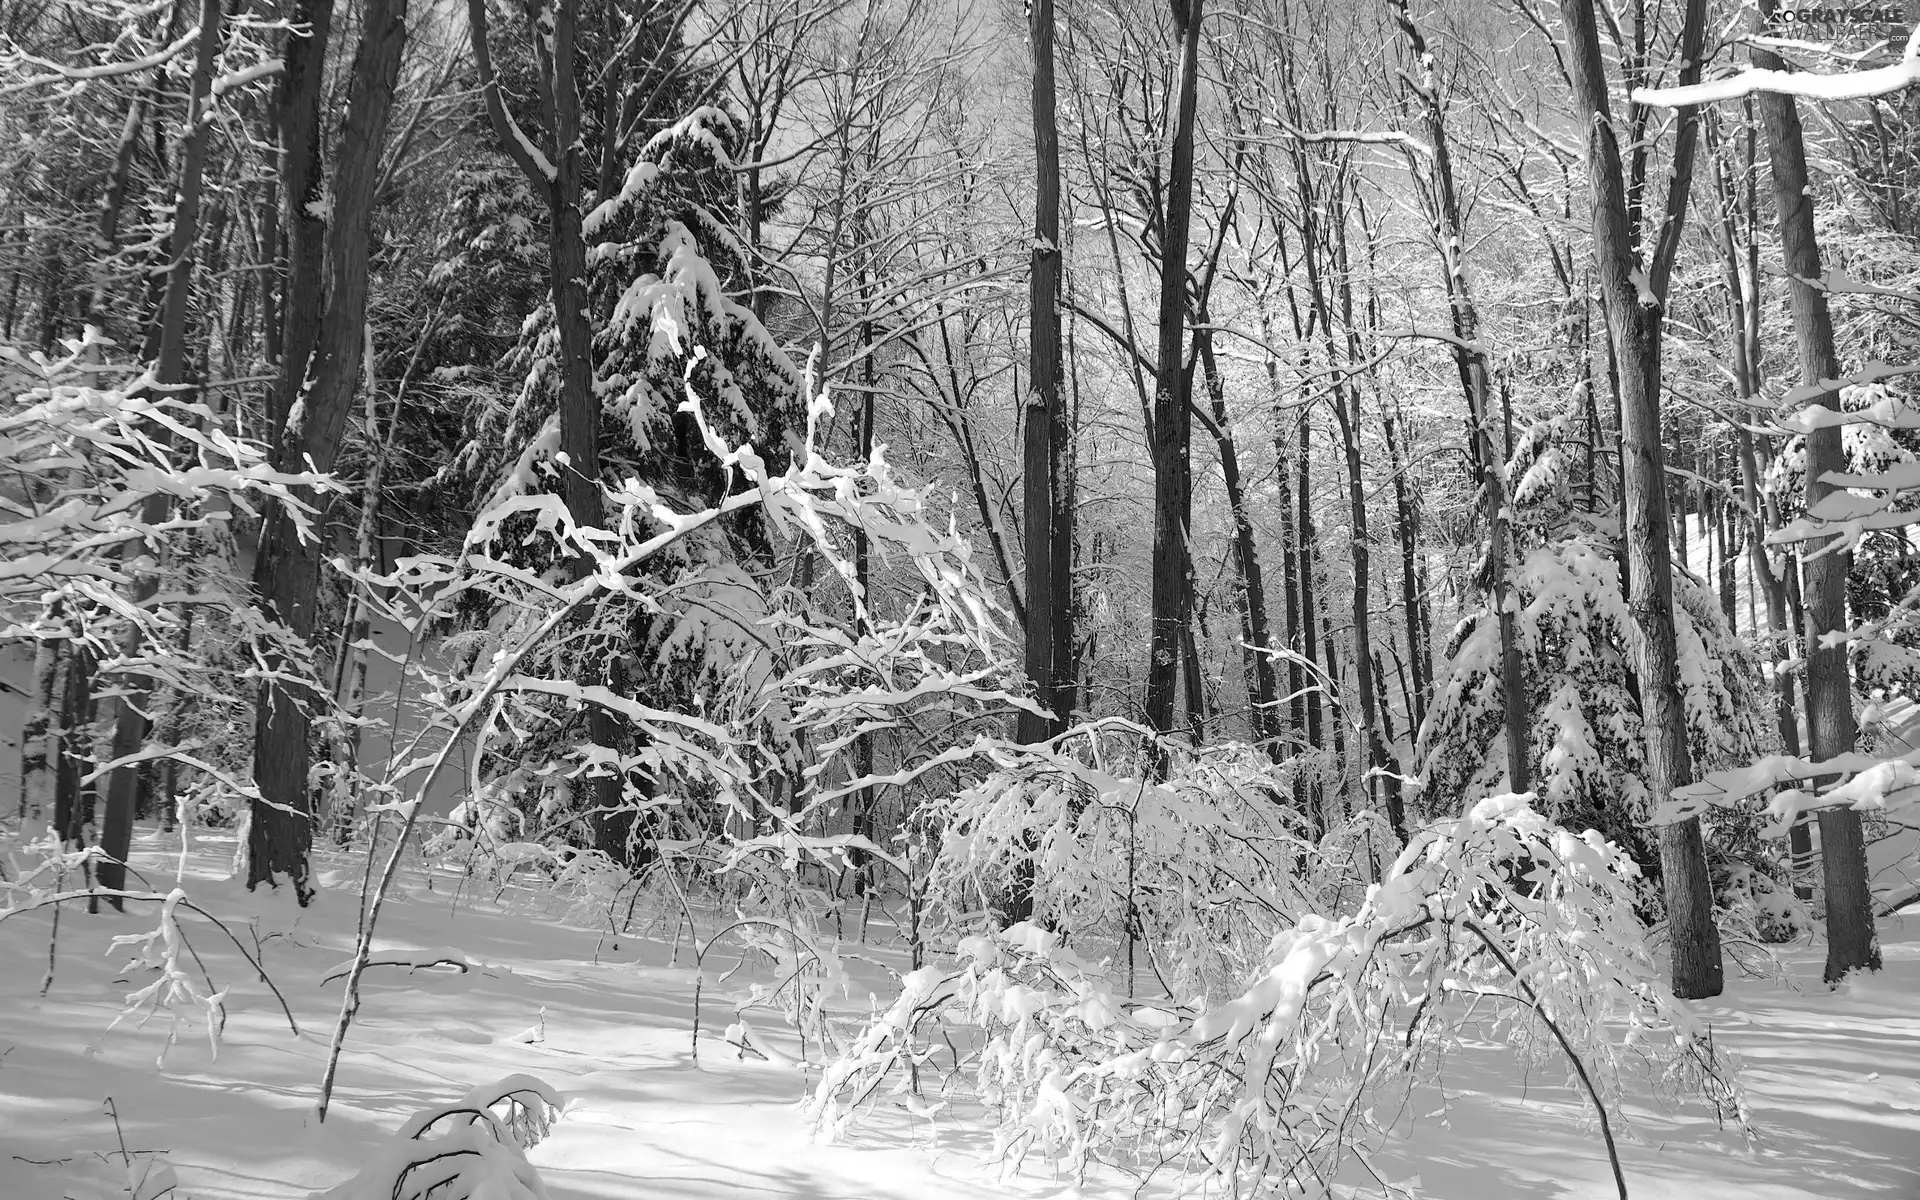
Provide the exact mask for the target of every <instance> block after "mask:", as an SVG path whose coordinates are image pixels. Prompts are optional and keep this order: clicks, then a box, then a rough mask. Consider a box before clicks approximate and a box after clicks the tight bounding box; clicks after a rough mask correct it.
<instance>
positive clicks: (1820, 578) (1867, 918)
mask: <svg viewBox="0 0 1920 1200" xmlns="http://www.w3.org/2000/svg"><path fill="white" fill-rule="evenodd" d="M1774 8H1775V4H1774V0H1761V4H1760V18H1761V21H1762V23H1763V24H1764V23H1765V22H1767V21H1770V20H1771V19H1772V17H1773V14H1774ZM1748 53H1749V56H1750V57H1751V58H1752V60H1753V64H1754V66H1756V67H1759V68H1761V69H1763V70H1775V71H1778V70H1783V69H1784V68H1785V65H1786V64H1785V63H1783V62H1782V61H1781V60H1780V58H1779V56H1777V55H1775V54H1773V53H1772V52H1770V51H1766V50H1761V49H1758V48H1749V51H1748ZM1759 104H1760V117H1761V123H1762V125H1763V126H1764V127H1765V129H1766V135H1767V148H1768V151H1769V154H1768V158H1769V160H1770V161H1771V163H1772V167H1773V203H1774V210H1775V212H1774V215H1775V218H1776V219H1777V220H1778V222H1779V227H1780V250H1781V257H1782V258H1783V259H1784V261H1785V265H1786V269H1787V277H1788V283H1787V295H1788V298H1789V299H1790V300H1791V302H1792V306H1793V329H1794V342H1795V344H1796V346H1797V348H1798V350H1799V356H1800V379H1801V382H1802V383H1803V384H1806V385H1808V386H1813V387H1818V386H1820V385H1821V384H1822V383H1823V381H1828V380H1837V379H1839V378H1840V361H1839V355H1838V353H1836V351H1835V349H1834V340H1833V320H1832V318H1831V316H1829V314H1828V312H1827V298H1826V295H1825V293H1824V292H1823V291H1821V290H1820V289H1819V288H1818V287H1816V286H1815V285H1814V284H1813V282H1812V281H1814V280H1817V279H1820V278H1821V269H1820V244H1819V242H1818V241H1817V240H1816V239H1815V235H1814V229H1813V197H1812V196H1811V195H1810V192H1809V188H1808V181H1807V157H1806V146H1805V142H1804V140H1803V139H1802V137H1801V133H1800V113H1799V108H1798V106H1797V105H1796V104H1795V103H1794V100H1793V97H1791V96H1783V95H1779V94H1776V93H1773V92H1763V93H1761V95H1760V98H1759ZM1823 398H1824V397H1823ZM1836 405H1837V401H1836ZM1806 440H1807V461H1806V472H1807V493H1806V494H1807V510H1808V511H1809V512H1814V511H1816V510H1817V509H1818V508H1819V506H1820V502H1821V501H1823V500H1825V499H1826V498H1827V497H1828V496H1829V495H1831V494H1832V493H1833V492H1834V491H1835V490H1836V489H1835V487H1834V486H1833V485H1832V484H1830V483H1828V482H1827V481H1826V477H1827V475H1828V474H1829V473H1831V472H1843V471H1845V470H1846V469H1847V456H1846V451H1845V449H1844V447H1843V446H1842V444H1841V436H1840V428H1839V426H1837V425H1828V426H1825V427H1822V428H1819V429H1815V430H1814V431H1813V432H1811V433H1809V434H1807V435H1806ZM1819 549H1820V547H1816V548H1815V550H1816V552H1815V553H1814V554H1812V555H1810V556H1809V557H1808V558H1807V559H1806V560H1805V568H1804V569H1805V571H1806V577H1807V586H1806V591H1807V597H1806V608H1807V626H1806V659H1807V730H1808V734H1809V736H1810V739H1811V741H1812V742H1813V746H1812V750H1813V757H1814V758H1815V759H1828V758H1833V757H1835V756H1836V755H1841V754H1846V753H1849V752H1850V751H1852V749H1853V741H1854V719H1853V689H1852V684H1851V680H1850V679H1849V672H1848V667H1847V646H1846V641H1845V639H1844V638H1843V639H1840V640H1839V642H1838V644H1835V645H1828V644H1827V643H1826V636H1827V635H1829V634H1833V633H1839V632H1841V631H1844V630H1845V629H1846V628H1847V573H1848V571H1849V570H1851V569H1852V566H1853V555H1852V553H1851V552H1850V551H1848V550H1846V549H1835V550H1833V551H1831V552H1829V553H1819V552H1818V550H1819ZM1819 820H1820V860H1821V867H1822V874H1823V876H1824V877H1825V881H1826V897H1827V966H1826V972H1825V976H1826V980H1827V982H1828V983H1834V982H1837V981H1838V980H1839V979H1840V978H1841V977H1842V976H1844V975H1845V974H1846V973H1847V972H1849V971H1853V970H1857V969H1859V968H1862V967H1864V968H1866V969H1867V970H1869V971H1877V970H1879V969H1880V943H1879V939H1878V937H1877V936H1876V933H1875V930H1874V926H1873V901H1872V895H1871V893H1870V892H1869V890H1868V880H1867V852H1866V843H1865V840H1864V837H1863V835H1862V832H1861V828H1860V814H1859V813H1857V812H1855V811H1854V810H1853V809H1851V808H1823V809H1821V810H1820V813H1819Z"/></svg>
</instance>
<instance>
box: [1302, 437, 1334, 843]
mask: <svg viewBox="0 0 1920 1200" xmlns="http://www.w3.org/2000/svg"><path fill="white" fill-rule="evenodd" d="M1312 438H1313V422H1312V421H1311V420H1309V419H1308V417H1307V412H1306V410H1304V409H1303V410H1302V411H1301V413H1300V477H1299V479H1298V480H1297V481H1296V487H1297V489H1298V490H1297V491H1296V493H1295V498H1296V499H1297V500H1298V501H1299V505H1298V513H1299V519H1298V520H1297V521H1295V523H1294V530H1295V532H1296V533H1297V534H1298V536H1299V539H1300V552H1299V555H1298V561H1297V562H1296V563H1295V564H1294V565H1295V567H1296V569H1297V570H1298V571H1299V572H1300V574H1299V576H1298V578H1299V580H1300V634H1301V637H1300V656H1301V658H1302V659H1303V660H1304V661H1303V662H1302V663H1301V667H1302V670H1303V671H1304V670H1307V669H1313V668H1318V667H1319V665H1320V634H1319V628H1318V627H1319V624H1320V599H1319V588H1318V587H1317V586H1316V584H1315V582H1314V568H1315V567H1316V566H1317V565H1318V560H1319V549H1320V535H1319V534H1318V533H1316V532H1315V531H1314V527H1313V442H1312ZM1305 687H1306V702H1307V744H1308V745H1310V746H1312V747H1313V748H1314V749H1315V750H1324V749H1325V748H1326V745H1327V743H1326V729H1325V727H1324V723H1323V721H1322V718H1321V713H1320V696H1321V693H1322V692H1323V691H1324V690H1325V687H1326V681H1325V680H1322V679H1308V680H1306V681H1305ZM1335 724H1336V725H1337V724H1338V722H1337V721H1336V722H1335ZM1311 791H1312V803H1313V810H1314V812H1315V814H1316V821H1318V822H1319V823H1320V831H1321V832H1324V831H1325V829H1326V818H1327V816H1328V815H1329V814H1328V812H1327V808H1328V805H1327V802H1326V797H1325V795H1324V793H1323V789H1322V788H1321V786H1320V784H1319V783H1318V782H1316V783H1315V784H1314V785H1313V787H1312V789H1311Z"/></svg>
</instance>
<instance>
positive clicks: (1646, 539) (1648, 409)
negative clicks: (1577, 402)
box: [1561, 0, 1723, 999]
mask: <svg viewBox="0 0 1920 1200" xmlns="http://www.w3.org/2000/svg"><path fill="white" fill-rule="evenodd" d="M1705 9H1706V5H1705V0H1687V4H1686V15H1685V23H1684V26H1683V29H1682V32H1681V38H1680V45H1679V48H1678V55H1679V59H1680V61H1681V63H1682V67H1681V70H1680V80H1681V82H1682V83H1690V82H1693V81H1695V80H1697V79H1698V78H1699V76H1700V64H1701V59H1702V57H1703V54H1704V51H1703V49H1702V47H1703V43H1704V41H1705V20H1706V11H1705ZM1561 12H1562V14H1563V17H1564V19H1565V25H1566V29H1567V37H1568V44H1569V45H1568V49H1569V51H1570V53H1569V54H1568V65H1569V67H1570V69H1571V74H1572V76H1573V82H1574V91H1575V102H1576V108H1577V110H1578V113H1579V115H1580V117H1581V120H1582V122H1583V123H1584V124H1585V125H1586V126H1587V161H1588V175H1589V178H1590V180H1591V186H1592V188H1593V241H1594V255H1595V258H1596V260H1597V262H1598V267H1599V272H1600V286H1601V292H1602V295H1603V297H1604V299H1605V302H1606V309H1607V324H1608V327H1609V334H1610V340H1611V342H1612V344H1613V347H1614V350H1615V358H1616V361H1617V364H1618V369H1619V376H1620V398H1621V415H1622V427H1621V448H1622V457H1623V459H1624V463H1623V467H1624V474H1625V488H1626V494H1625V500H1626V521H1625V532H1626V559H1627V561H1626V566H1627V568H1628V575H1629V584H1628V587H1629V590H1628V606H1629V609H1630V610H1631V612H1632V613H1633V617H1634V626H1635V628H1636V630H1637V632H1638V640H1639V642H1640V646H1639V651H1640V653H1639V655H1638V658H1639V664H1638V665H1639V672H1638V674H1639V683H1640V698H1641V710H1642V718H1643V725H1644V729H1645V732H1646V742H1647V776H1648V779H1647V782H1648V784H1649V790H1650V791H1651V792H1652V794H1653V798H1654V802H1655V803H1656V804H1658V803H1661V802H1664V801H1665V800H1667V799H1668V798H1670V797H1671V796H1672V795H1673V792H1674V789H1675V788H1678V787H1681V786H1683V785H1685V784H1687V783H1689V782H1691V781H1692V778H1693V763H1692V759H1691V755H1690V753H1689V750H1688V746H1687V724H1686V710H1685V703H1684V701H1683V699H1682V696H1681V691H1680V676H1679V656H1678V651H1677V647H1676V643H1675V634H1674V612H1673V550H1672V545H1671V541H1670V539H1671V534H1672V522H1671V520H1670V517H1669V514H1668V512H1667V489H1666V455H1665V447H1664V445H1663V444H1662V441H1661V434H1662V429H1661V420H1660V339H1661V316H1662V313H1661V306H1662V305H1663V304H1664V303H1665V297H1666V293H1667V284H1668V280H1669V279H1670V278H1671V273H1672V267H1673V256H1674V254H1675V253H1677V250H1678V245H1679V239H1680V234H1681V231H1682V229H1683V228H1684V227H1685V224H1686V208H1687V201H1688V196H1689V189H1690V188H1691V184H1692V173H1693V149H1694V143H1695V140H1696V135H1697V132H1698V123H1697V121H1696V120H1695V117H1694V113H1693V112H1692V111H1691V110H1683V111H1682V112H1681V113H1680V119H1679V133H1678V136H1677V137H1676V139H1675V145H1674V150H1673V163H1672V168H1671V176H1670V179H1669V184H1670V187H1669V192H1668V198H1667V205H1666V212H1665V220H1664V222H1663V224H1662V226H1661V227H1660V237H1659V240H1658V242H1657V244H1656V245H1655V247H1654V252H1653V257H1652V261H1651V264H1650V265H1649V264H1646V263H1643V261H1642V259H1641V257H1640V255H1639V253H1638V251H1637V249H1636V245H1635V243H1636V236H1635V230H1634V228H1633V225H1632V223H1631V221H1630V219H1629V216H1628V197H1627V193H1626V187H1625V183H1624V182H1623V176H1622V172H1621V161H1620V147H1619V145H1618V143H1617V142H1616V140H1615V135H1614V131H1613V124H1612V121H1613V118H1612V114H1611V112H1610V110H1609V102H1608V98H1607V80H1606V74H1605V70H1606V68H1605V66H1604V64H1603V62H1602V60H1601V56H1600V38H1599V33H1598V30H1597V28H1596V26H1595V21H1594V11H1593V2H1592V0H1562V3H1561ZM1660 865H1661V877H1662V879H1661V882H1662V885H1663V889H1664V892H1665V896H1666V902H1667V925H1668V933H1669V942H1670V945H1671V949H1672V971H1673V991H1674V994H1675V995H1677V996H1679V997H1681V998H1683V999H1699V998H1702V997H1706V996H1717V995H1719V994H1720V991H1721V988H1722V986H1723V978H1722V968H1721V959H1720V937H1719V932H1718V931H1717V930H1716V929H1715V928H1714V925H1713V893H1712V888H1711V885H1710V883H1709V880H1708V876H1707V862H1706V849H1705V844H1704V841H1703V840H1702V836H1701V832H1700V822H1699V820H1698V818H1690V819H1688V820H1686V821H1681V822H1677V823H1673V824H1668V825H1663V826H1661V827H1660Z"/></svg>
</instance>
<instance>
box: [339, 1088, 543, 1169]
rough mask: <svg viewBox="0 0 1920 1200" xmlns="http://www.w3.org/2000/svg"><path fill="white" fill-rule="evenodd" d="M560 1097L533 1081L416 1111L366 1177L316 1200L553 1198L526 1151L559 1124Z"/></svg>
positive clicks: (374, 1160) (470, 1094)
mask: <svg viewBox="0 0 1920 1200" xmlns="http://www.w3.org/2000/svg"><path fill="white" fill-rule="evenodd" d="M560 1109H561V1100H560V1094H559V1093H558V1092H556V1091H554V1090H553V1089H552V1088H550V1087H548V1086H547V1085H546V1084H544V1083H542V1082H540V1081H539V1080H538V1079H535V1078H533V1077H532V1076H530V1075H509V1076H507V1077H506V1078H505V1079H502V1080H499V1081H498V1082H496V1083H489V1084H483V1085H481V1086H480V1087H476V1088H474V1089H473V1090H472V1091H469V1092H468V1093H467V1094H466V1095H465V1096H462V1097H461V1098H460V1099H458V1100H456V1101H454V1102H453V1103H452V1104H446V1105H442V1106H440V1107H438V1108H427V1109H422V1110H421V1111H419V1112H417V1113H415V1114H414V1115H413V1116H412V1117H411V1118H409V1119H408V1121H407V1123H406V1124H405V1125H402V1126H401V1127H400V1128H399V1129H398V1130H397V1131H396V1132H395V1133H394V1134H393V1136H392V1137H391V1138H389V1139H388V1140H387V1141H386V1142H385V1143H384V1144H383V1145H382V1146H380V1147H379V1148H378V1149H377V1150H375V1151H374V1152H373V1153H372V1154H371V1155H370V1156H369V1157H368V1161H367V1165H366V1166H364V1167H362V1168H361V1169H360V1173H359V1174H357V1175H355V1176H354V1177H353V1178H352V1179H349V1180H347V1181H346V1182H345V1183H342V1184H339V1185H337V1186H335V1187H332V1188H329V1189H328V1190H326V1191H324V1192H312V1193H309V1195H310V1197H311V1200H547V1190H546V1187H545V1186H544V1185H543V1184H542V1183H541V1182H540V1173H539V1172H538V1171H536V1170H534V1168H533V1164H531V1163H529V1162H528V1161H527V1154H526V1152H527V1151H528V1150H529V1149H531V1148H532V1147H534V1146H536V1145H538V1144H539V1143H540V1142H541V1141H542V1140H544V1139H545V1138H546V1136H547V1134H548V1133H549V1132H550V1131H551V1130H552V1128H553V1123H554V1121H555V1120H557V1119H558V1118H559V1115H560Z"/></svg>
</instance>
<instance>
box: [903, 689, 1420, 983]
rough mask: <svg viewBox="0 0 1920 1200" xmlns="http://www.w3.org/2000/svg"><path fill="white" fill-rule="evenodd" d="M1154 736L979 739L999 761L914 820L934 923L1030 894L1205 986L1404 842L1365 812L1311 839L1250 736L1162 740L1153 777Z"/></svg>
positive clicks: (1084, 933)
mask: <svg viewBox="0 0 1920 1200" xmlns="http://www.w3.org/2000/svg"><path fill="white" fill-rule="evenodd" d="M1152 744H1153V735H1152V734H1151V732H1150V731H1148V730H1146V729H1143V728H1141V727H1139V726H1136V725H1132V724H1130V723H1128V722H1124V721H1119V720H1106V721H1101V722H1098V723H1095V724H1091V725H1084V726H1079V727H1076V728H1074V729H1072V730H1069V731H1068V732H1067V733H1065V734H1063V735H1061V736H1060V737H1058V738H1056V739H1054V740H1053V741H1052V742H1051V743H1048V744H1045V745H1040V746H1015V745H1010V744H1005V743H994V744H991V745H987V746H983V747H982V748H981V750H982V753H983V755H984V758H985V761H986V762H987V763H988V764H989V765H990V766H991V767H992V770H991V772H990V773H989V774H988V775H986V777H985V778H983V779H981V780H980V781H979V782H977V783H974V784H972V785H971V786H968V787H964V788H961V789H958V790H956V791H954V792H953V793H951V794H949V795H945V796H934V797H930V798H928V799H927V800H926V801H925V802H924V803H923V804H922V805H921V807H920V809H919V810H918V811H917V813H916V815H915V821H916V823H917V824H918V825H919V826H920V827H921V828H923V829H924V830H925V836H926V839H927V848H928V852H927V853H926V854H925V855H924V857H925V859H926V865H925V867H924V868H923V872H924V875H925V878H926V885H925V889H924V891H925V902H924V907H925V913H924V916H923V918H922V920H923V923H924V925H925V927H926V928H927V929H928V930H929V932H930V933H931V934H932V935H933V936H935V937H944V938H946V939H947V940H948V944H952V939H956V938H958V937H961V936H965V935H966V934H970V933H974V932H978V931H979V930H980V929H981V928H983V927H984V926H985V925H986V924H987V923H989V920H990V915H991V913H993V912H995V911H1004V907H1005V905H1007V904H1008V903H1009V898H1010V897H1012V896H1014V895H1016V894H1017V893H1019V892H1021V891H1022V890H1029V891H1030V892H1031V903H1032V911H1033V913H1034V915H1035V919H1036V920H1038V921H1039V922H1041V923H1042V924H1045V925H1047V926H1050V927H1052V928H1054V929H1058V930H1062V931H1065V932H1067V933H1069V934H1070V935H1071V936H1073V937H1074V938H1076V939H1079V940H1082V941H1083V943H1084V941H1085V940H1086V939H1099V940H1102V941H1104V942H1109V943H1112V944H1114V945H1116V946H1120V947H1121V950H1120V953H1121V954H1122V955H1123V956H1125V955H1127V954H1128V953H1130V952H1131V950H1130V948H1131V947H1134V946H1136V945H1137V946H1138V947H1139V948H1141V949H1142V950H1144V953H1145V959H1146V960H1145V961H1144V962H1141V963H1140V964H1139V967H1140V970H1141V972H1142V974H1143V975H1144V974H1147V973H1149V972H1151V973H1153V974H1154V975H1155V977H1157V978H1158V979H1160V980H1161V981H1162V983H1163V985H1164V986H1166V987H1168V988H1170V989H1171V990H1173V991H1174V992H1175V993H1177V994H1180V995H1192V994H1201V993H1211V992H1213V991H1215V990H1217V989H1219V988H1222V987H1226V986H1230V985H1231V984H1232V983H1233V982H1234V981H1236V980H1238V979H1239V978H1241V977H1242V976H1243V975H1244V973H1245V972H1246V971H1247V970H1248V969H1250V968H1251V967H1252V966H1253V965H1254V964H1256V963H1258V962H1259V961H1260V959H1261V957H1262V955H1263V954H1264V953H1265V947H1266V942H1267V938H1268V936H1269V934H1270V933H1271V931H1272V929H1273V928H1274V924H1273V923H1274V921H1275V920H1285V919H1290V918H1291V917H1292V916H1293V915H1294V914H1297V913H1300V912H1304V911H1312V910H1318V911H1335V910H1339V911H1346V910H1349V909H1351V907H1352V905H1353V904H1354V903H1357V902H1358V900H1359V898H1360V895H1361V891H1362V888H1361V886H1359V885H1358V883H1357V881H1360V880H1364V879H1366V878H1368V877H1369V876H1370V875H1371V874H1373V873H1375V871H1376V870H1377V868H1376V867H1375V866H1374V865H1373V864H1374V863H1375V861H1376V860H1377V859H1379V858H1380V857H1382V856H1384V855H1387V854H1391V853H1392V848H1393V847H1394V846H1395V844H1396V840H1395V839H1394V837H1393V834H1392V832H1391V831H1390V830H1388V829H1387V828H1386V824H1385V822H1384V820H1380V819H1377V818H1376V817H1374V816H1373V815H1371V814H1365V813H1362V814H1359V815H1357V816H1356V817H1354V818H1352V819H1351V820H1349V821H1347V822H1344V823H1342V824H1340V825H1337V826H1335V827H1334V829H1332V830H1331V831H1330V832H1329V833H1328V834H1327V835H1326V837H1325V838H1324V839H1323V840H1322V841H1321V842H1320V843H1318V844H1316V843H1315V842H1314V841H1313V840H1312V838H1311V836H1310V834H1309V832H1308V830H1309V822H1308V818H1307V816H1306V815H1305V814H1303V813H1301V812H1299V811H1297V810H1296V809H1295V808H1294V807H1293V805H1292V801H1291V793H1290V789H1289V788H1288V787H1287V783H1288V780H1287V779H1286V778H1285V777H1283V776H1282V774H1281V773H1280V772H1278V771H1277V770H1276V769H1275V768H1274V766H1273V764H1272V763H1271V762H1270V761H1269V760H1268V759H1267V757H1266V756H1265V755H1263V754H1261V753H1259V752H1258V751H1256V750H1254V749H1252V748H1251V747H1247V746H1241V745H1227V746H1220V747H1204V748H1195V747H1189V746H1186V745H1184V744H1182V743H1177V742H1171V741H1170V742H1167V743H1165V744H1164V745H1165V751H1166V753H1167V754H1168V755H1169V768H1168V771H1167V774H1166V777H1165V779H1164V780H1155V779H1154V778H1153V777H1152V774H1151V773H1150V772H1149V771H1148V770H1146V766H1147V763H1146V761H1145V758H1144V757H1143V753H1144V752H1143V747H1147V746H1150V745H1152Z"/></svg>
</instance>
